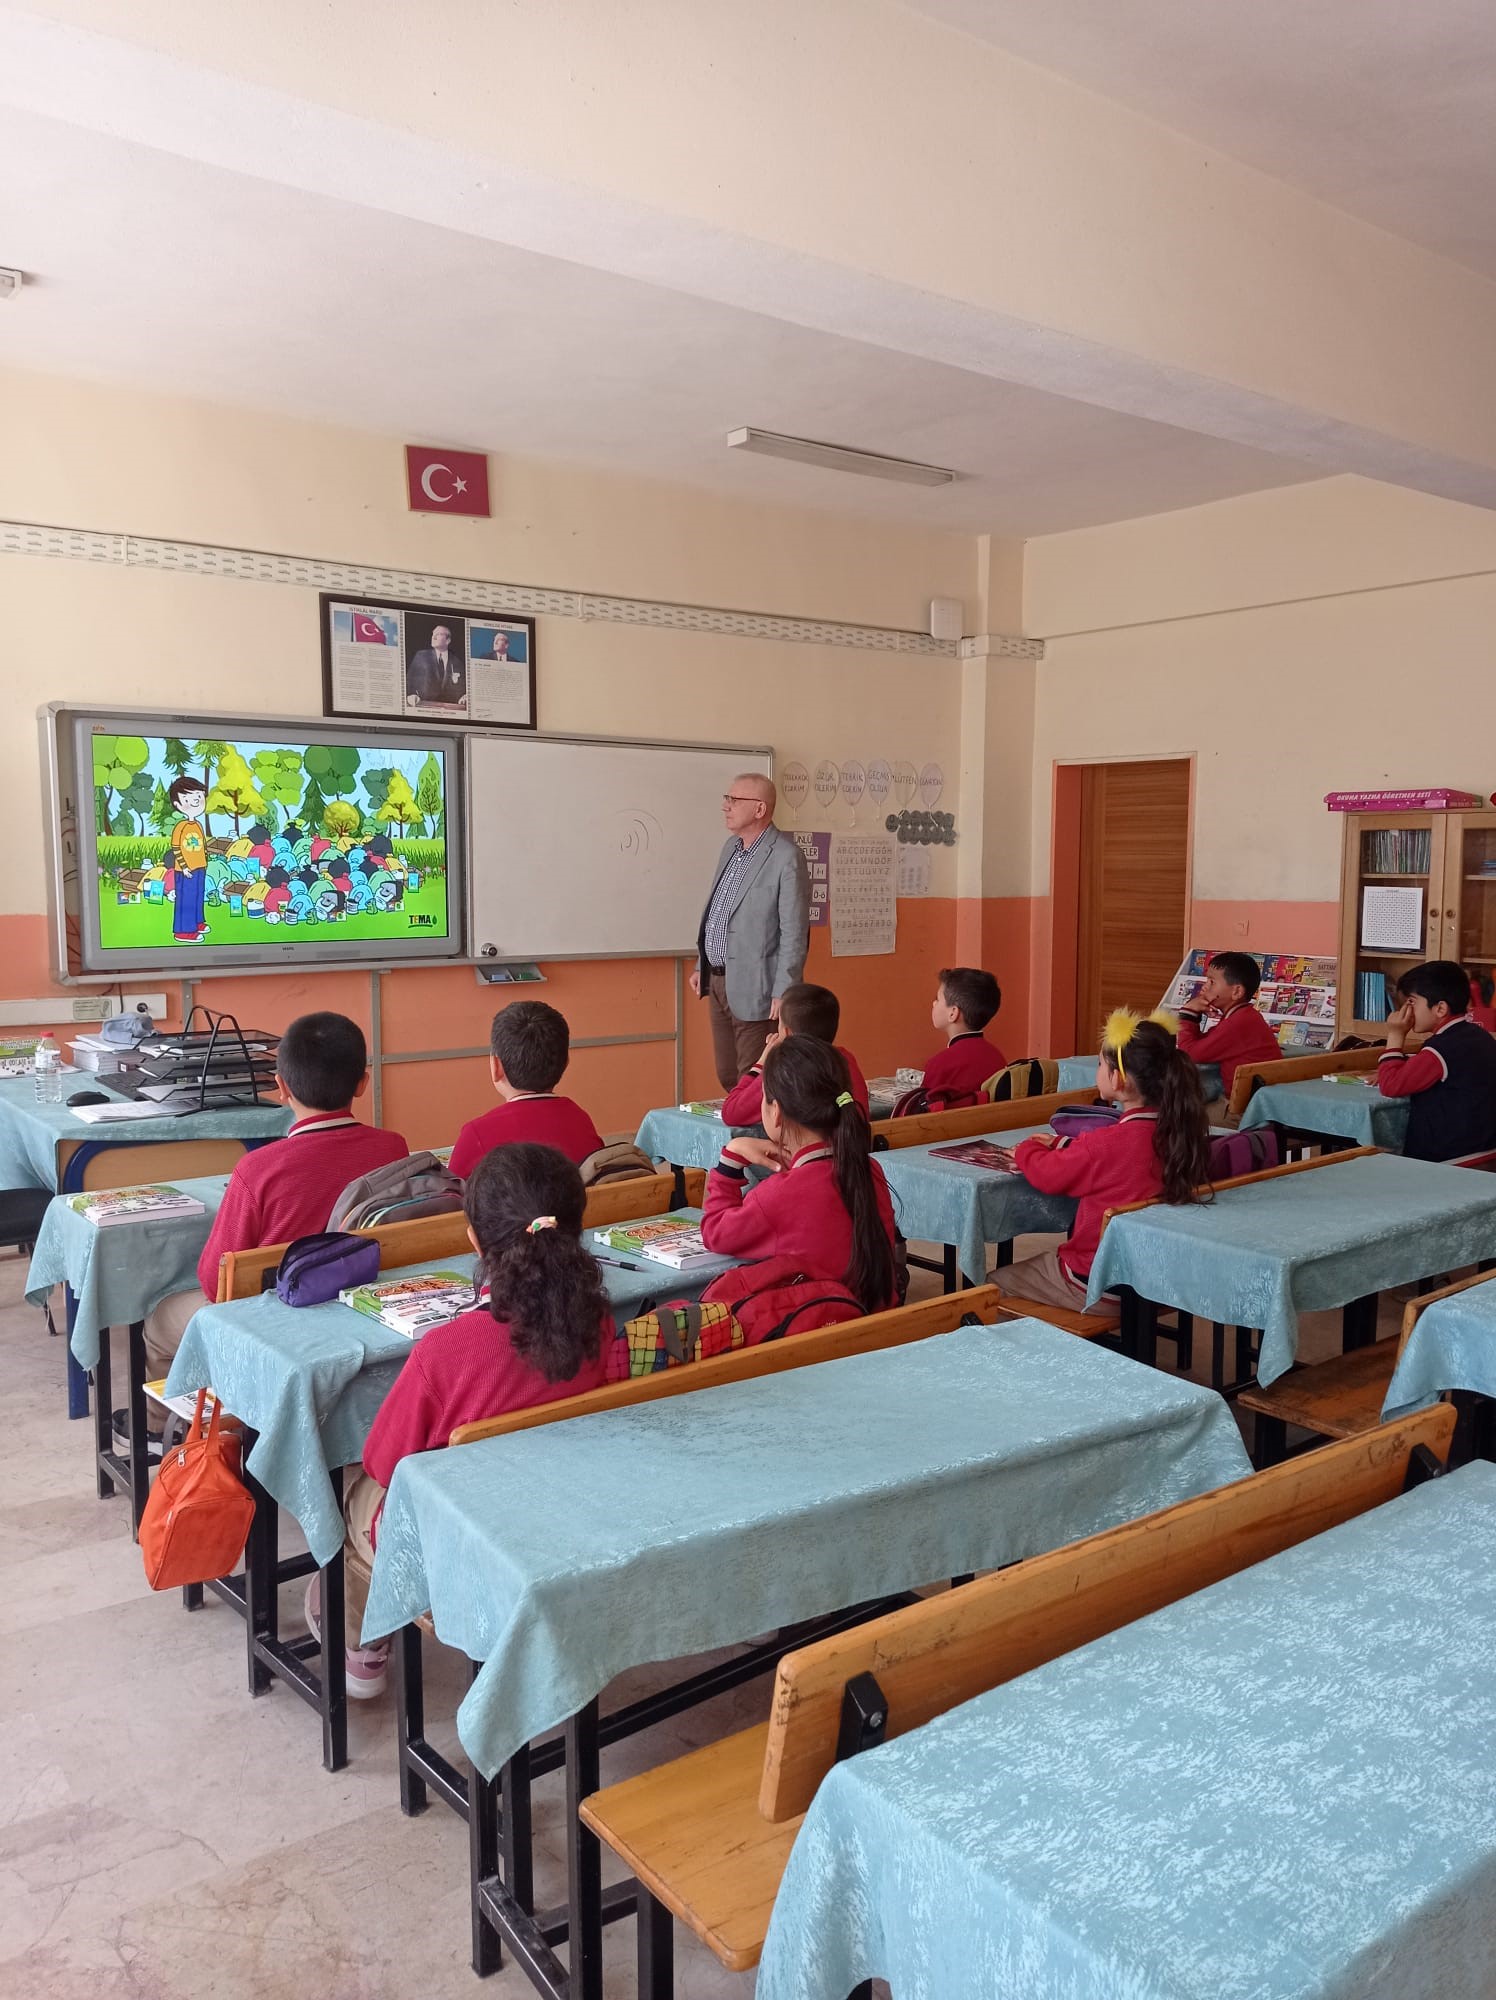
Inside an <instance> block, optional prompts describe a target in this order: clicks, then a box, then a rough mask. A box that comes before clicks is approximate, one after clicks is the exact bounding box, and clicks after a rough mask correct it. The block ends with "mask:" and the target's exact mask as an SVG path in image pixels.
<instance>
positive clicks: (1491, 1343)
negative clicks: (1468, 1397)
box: [1382, 1275, 1496, 1417]
mask: <svg viewBox="0 0 1496 2000" xmlns="http://www.w3.org/2000/svg"><path fill="white" fill-rule="evenodd" d="M1448 1389H1463V1390H1467V1391H1469V1392H1470V1393H1471V1394H1472V1395H1477V1396H1486V1397H1489V1398H1493V1399H1496V1275H1493V1276H1492V1277H1491V1278H1490V1279H1489V1280H1488V1282H1487V1283H1485V1284H1483V1285H1472V1286H1470V1288H1469V1289H1468V1290H1467V1291H1462V1292H1456V1293H1455V1294H1454V1295H1453V1296H1452V1297H1450V1298H1447V1299H1435V1301H1434V1303H1433V1304H1432V1305H1430V1306H1425V1307H1424V1309H1423V1311H1422V1312H1421V1313H1420V1314H1419V1315H1418V1317H1417V1319H1416V1320H1415V1321H1414V1322H1413V1330H1412V1332H1411V1333H1410V1334H1409V1335H1408V1338H1407V1342H1406V1344H1405V1345H1404V1347H1403V1351H1402V1353H1401V1355H1400V1356H1399V1357H1398V1363H1397V1368H1396V1371H1395V1373H1394V1374H1393V1377H1392V1380H1391V1381H1390V1382H1389V1383H1388V1385H1387V1395H1386V1400H1385V1401H1384V1402H1383V1404H1382V1411H1383V1415H1384V1416H1386V1417H1400V1416H1402V1415H1403V1414H1404V1413H1405V1412H1407V1411H1409V1410H1417V1409H1421V1408H1422V1407H1423V1405H1424V1404H1425V1403H1431V1402H1433V1401H1434V1400H1435V1399H1436V1398H1437V1397H1439V1396H1442V1395H1443V1394H1444V1392H1445V1391H1446V1390H1448Z"/></svg>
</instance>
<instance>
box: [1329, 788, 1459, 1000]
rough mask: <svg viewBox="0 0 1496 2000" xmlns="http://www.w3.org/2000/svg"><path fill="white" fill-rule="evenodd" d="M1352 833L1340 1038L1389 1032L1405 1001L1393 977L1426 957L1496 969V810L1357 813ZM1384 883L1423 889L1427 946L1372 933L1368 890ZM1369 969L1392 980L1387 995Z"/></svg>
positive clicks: (1351, 817) (1344, 900)
mask: <svg viewBox="0 0 1496 2000" xmlns="http://www.w3.org/2000/svg"><path fill="white" fill-rule="evenodd" d="M1344 841H1345V847H1344V856H1343V860H1342V865H1341V875H1340V964H1339V990H1338V994H1337V1005H1336V1016H1335V1026H1336V1035H1337V1038H1338V1037H1339V1036H1341V1035H1362V1036H1377V1035H1380V1034H1381V1033H1382V1026H1383V1022H1384V1021H1385V1020H1386V1017H1387V1014H1389V1013H1390V1012H1391V1011H1392V1008H1393V1007H1394V1006H1395V1005H1396V999H1395V995H1394V994H1393V993H1392V991H1391V989H1392V986H1393V985H1394V984H1395V982H1396V981H1397V980H1398V979H1399V978H1400V977H1401V976H1402V974H1403V973H1404V972H1406V971H1407V970H1408V968H1409V967H1410V966H1414V965H1418V964H1420V963H1421V962H1422V961H1423V960H1424V959H1427V958H1455V959H1458V960H1459V961H1460V963H1461V964H1462V965H1464V966H1465V967H1466V968H1467V969H1468V970H1469V971H1470V972H1472V973H1483V974H1487V975H1489V974H1491V973H1492V972H1493V971H1496V812H1404V813H1347V814H1346V815H1345V829H1344ZM1378 888H1389V889H1411V890H1415V891H1417V892H1418V893H1419V896H1420V898H1421V903H1420V909H1419V918H1420V933H1421V947H1422V948H1421V949H1419V950H1412V949H1408V950H1399V951H1393V950H1384V949H1381V948H1380V947H1373V946H1369V945H1367V944H1366V943H1365V942H1364V941H1363V940H1364V936H1365V933H1364V928H1363V921H1362V913H1363V906H1364V895H1365V891H1366V890H1367V889H1378ZM1368 979H1370V980H1384V981H1385V982H1386V987H1387V994H1386V999H1385V1000H1381V999H1380V998H1379V994H1380V987H1379V988H1378V994H1377V995H1371V994H1368V992H1367V991H1366V982H1367V981H1368ZM1378 1006H1380V1007H1381V1008H1382V1011H1381V1012H1378V1011H1377V1008H1378Z"/></svg>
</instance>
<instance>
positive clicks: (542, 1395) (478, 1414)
mask: <svg viewBox="0 0 1496 2000" xmlns="http://www.w3.org/2000/svg"><path fill="white" fill-rule="evenodd" d="M612 1332H613V1323H612V1321H611V1320H608V1321H606V1322H605V1324H604V1335H605V1337H604V1339H602V1340H601V1341H600V1342H599V1344H598V1351H597V1353H596V1355H595V1356H594V1357H593V1358H592V1360H590V1361H584V1362H583V1363H582V1365H581V1367H580V1368H579V1369H578V1370H577V1372H576V1374H575V1375H572V1376H569V1377H568V1378H567V1380H566V1381H564V1382H548V1381H547V1380H546V1378H545V1377H544V1375H542V1374H541V1373H540V1372H539V1370H538V1369H535V1368H532V1367H531V1366H530V1364H529V1362H528V1361H523V1360H521V1358H520V1356H519V1355H518V1354H516V1353H515V1351H514V1343H513V1342H512V1341H511V1340H510V1338H509V1328H508V1326H507V1325H506V1324H505V1322H504V1321H502V1320H496V1319H495V1318H494V1316H493V1314H492V1313H491V1312H490V1311H489V1310H488V1307H487V1306H486V1305H484V1306H475V1307H474V1308H473V1310H472V1311H471V1312H465V1313H462V1314H461V1315H460V1316H459V1317H458V1318H457V1319H454V1320H449V1321H448V1322H447V1324H446V1325H445V1326H434V1327H433V1328H432V1329H431V1331H430V1333H428V1334H425V1335H423V1336H422V1338H421V1339H420V1340H418V1341H417V1342H416V1343H415V1347H414V1349H413V1351H412V1353H411V1357H410V1359H409V1361H407V1362H406V1364H405V1366H404V1368H402V1369H401V1371H400V1373H399V1375H398V1376H397V1377H396V1380H395V1386H394V1387H393V1388H392V1389H391V1390H390V1393H389V1394H388V1395H387V1396H386V1397H385V1399H384V1402H383V1403H382V1404H381V1406H380V1410H379V1414H378V1416H376V1417H375V1419H374V1423H373V1427H372V1428H371V1430H370V1432H369V1436H368V1440H367V1442H366V1443H365V1445H364V1470H365V1472H367V1473H368V1475H369V1477H370V1478H371V1479H377V1480H378V1481H379V1484H380V1485H381V1486H388V1485H389V1483H390V1480H391V1479H392V1478H393V1476H394V1471H395V1467H396V1466H397V1465H398V1464H399V1463H400V1461H401V1459H402V1458H405V1457H407V1456H408V1455H409V1454H410V1453H411V1452H413V1451H438V1450H440V1449H441V1447H442V1446H443V1445H445V1444H446V1442H447V1440H448V1439H449V1438H450V1437H451V1435H452V1433H453V1431H455V1430H456V1428H457V1426H458V1425H459V1424H475V1423H478V1422H479V1421H480V1420H481V1419H482V1418H484V1417H500V1416H503V1415H504V1414H505V1412H506V1411H509V1410H529V1409H533V1408H534V1407H535V1405H536V1404H537V1403H556V1402H559V1401H560V1400H561V1398H562V1397H563V1396H580V1395H581V1394H583V1392H584V1391H585V1390H588V1389H600V1388H601V1387H602V1385H603V1380H604V1365H605V1357H606V1354H607V1345H608V1337H611V1335H612Z"/></svg>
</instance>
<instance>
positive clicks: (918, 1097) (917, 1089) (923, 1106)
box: [879, 1083, 930, 1152]
mask: <svg viewBox="0 0 1496 2000" xmlns="http://www.w3.org/2000/svg"><path fill="white" fill-rule="evenodd" d="M929 1108H930V1098H929V1093H928V1092H927V1091H926V1089H925V1087H924V1085H923V1084H922V1083H917V1084H916V1085H915V1086H914V1088H913V1090H906V1091H905V1092H904V1094H903V1096H902V1097H897V1098H895V1099H894V1106H893V1110H892V1111H890V1112H889V1114H888V1115H889V1117H890V1118H915V1117H917V1116H918V1115H919V1113H920V1112H922V1111H928V1110H929ZM879 1136H881V1134H880V1135H879ZM887 1150H888V1148H887V1145H886V1144H885V1146H884V1147H883V1151H884V1152H887Z"/></svg>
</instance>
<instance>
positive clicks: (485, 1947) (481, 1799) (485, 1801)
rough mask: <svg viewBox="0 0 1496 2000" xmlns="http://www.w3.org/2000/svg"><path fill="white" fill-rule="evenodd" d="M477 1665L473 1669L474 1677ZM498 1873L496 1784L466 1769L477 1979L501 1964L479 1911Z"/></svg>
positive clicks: (484, 1914) (496, 1941)
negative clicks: (484, 1891) (488, 1885)
mask: <svg viewBox="0 0 1496 2000" xmlns="http://www.w3.org/2000/svg"><path fill="white" fill-rule="evenodd" d="M479 1664H480V1663H479V1662H475V1663H474V1666H473V1672H474V1674H476V1673H477V1671H478V1666H479ZM498 1872H499V1781H498V1779H497V1778H485V1777H484V1776H483V1774H482V1772H481V1771H479V1769H478V1767H477V1765H476V1764H470V1765H469V1767H468V1891H469V1894H470V1896H471V1898H472V1916H473V1970H474V1972H476V1973H477V1975H478V1977H479V1978H480V1979H486V1978H487V1977H488V1975H489V1974H490V1973H491V1972H497V1971H498V1970H499V1968H500V1967H501V1966H502V1965H503V1963H504V1952H503V1947H502V1946H501V1945H500V1943H499V1933H498V1931H497V1930H496V1929H495V1927H494V1926H493V1924H492V1923H490V1921H489V1919H488V1915H487V1912H486V1911H485V1910H484V1908H483V1898H482V1889H483V1885H484V1884H485V1883H486V1882H489V1881H491V1880H492V1879H493V1877H494V1876H496V1875H497V1874H498Z"/></svg>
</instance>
